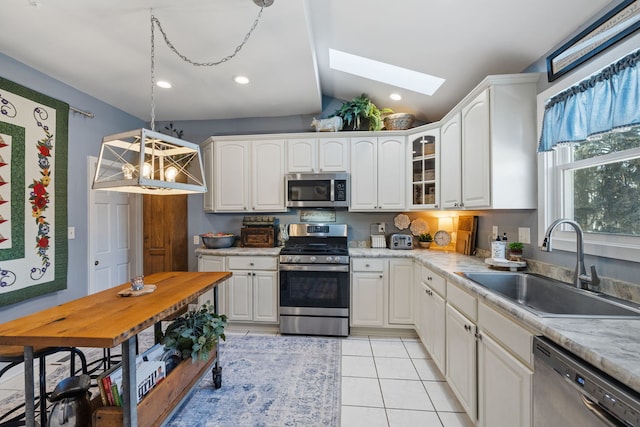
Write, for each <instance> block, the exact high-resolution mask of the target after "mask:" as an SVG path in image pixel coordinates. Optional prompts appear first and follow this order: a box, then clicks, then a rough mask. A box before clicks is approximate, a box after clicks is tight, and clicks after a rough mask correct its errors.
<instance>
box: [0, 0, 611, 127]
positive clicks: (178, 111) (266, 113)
mask: <svg viewBox="0 0 640 427" xmlns="http://www.w3.org/2000/svg"><path fill="white" fill-rule="evenodd" d="M608 4H609V0H562V1H557V0H537V1H531V0H473V1H469V0H394V1H376V0H275V1H274V3H273V5H271V6H269V7H267V8H264V10H263V13H262V17H261V19H260V21H259V23H258V26H257V27H256V29H255V31H254V32H253V34H252V35H251V37H250V38H249V40H248V41H247V43H246V45H245V46H244V47H243V49H242V50H241V51H240V52H239V53H238V54H237V55H236V56H235V57H234V58H233V59H231V60H229V61H227V62H225V63H223V64H221V65H218V66H214V67H203V66H194V65H191V64H188V63H186V62H185V61H183V60H182V59H180V58H179V57H178V56H177V55H175V53H173V52H172V51H171V50H170V49H169V48H168V47H167V45H166V44H165V42H164V40H163V39H162V38H161V37H162V36H161V34H160V31H159V30H158V28H157V27H156V30H155V55H154V58H155V76H154V78H155V80H168V81H170V82H171V83H172V84H173V88H171V89H155V91H154V92H155V103H156V109H155V111H156V119H157V120H206V119H228V118H247V117H270V116H286V115H297V114H318V113H320V112H321V109H322V95H326V96H329V97H333V98H338V99H351V98H353V97H354V96H358V95H360V94H361V93H367V94H369V95H370V97H371V98H372V99H373V100H374V102H375V103H376V104H377V105H378V106H379V107H390V108H393V109H394V110H395V111H402V112H411V113H414V114H415V115H416V116H417V117H418V118H419V119H421V120H423V121H432V120H439V119H440V118H441V117H442V115H444V114H445V113H446V112H447V111H448V110H449V109H451V107H452V106H454V105H455V104H456V103H457V102H458V101H459V100H460V99H461V98H462V97H463V96H464V95H465V94H466V93H467V92H468V91H469V90H470V89H471V88H473V87H474V86H475V85H476V84H477V83H478V82H479V81H480V80H482V78H484V77H485V76H486V75H488V74H502V73H518V72H521V71H522V70H523V69H525V68H526V67H527V66H529V65H530V64H531V63H533V62H534V61H536V60H537V59H538V58H540V57H542V56H544V55H545V54H546V53H548V52H549V51H550V50H551V49H552V48H554V46H557V45H558V44H559V43H560V42H562V41H563V40H565V39H566V38H567V37H568V36H569V35H571V34H572V33H573V32H575V30H576V29H578V28H579V27H580V26H582V25H583V24H584V23H585V22H586V21H588V20H589V19H590V18H591V17H593V16H594V15H595V14H597V13H598V12H599V11H601V10H602V9H603V8H604V7H605V6H607V5H608ZM151 11H153V14H154V15H155V17H156V18H158V19H159V20H160V22H161V24H162V27H163V29H164V30H165V32H166V34H167V36H168V38H169V40H170V41H171V42H172V43H173V44H174V46H175V47H176V48H177V50H178V51H180V52H181V53H182V54H184V55H185V56H187V57H188V58H190V59H192V60H194V61H197V62H214V61H218V60H220V59H222V58H224V57H226V56H227V55H230V54H232V53H233V52H234V49H235V48H236V46H237V45H238V44H240V43H241V42H242V40H243V39H244V37H245V34H246V33H247V32H248V30H249V28H250V27H251V25H252V24H253V22H254V21H255V19H256V18H257V16H258V13H259V12H260V8H259V7H258V6H257V5H256V4H255V3H254V2H253V1H252V0H180V1H175V0H136V1H132V0H109V1H87V0H3V1H2V3H1V5H0V17H1V19H2V36H1V37H0V52H2V53H4V54H6V55H8V56H10V57H12V58H14V59H16V60H18V61H20V62H22V63H24V64H26V65H29V66H31V67H33V68H35V69H37V70H39V71H41V72H43V73H45V74H47V75H49V76H51V77H53V78H55V79H57V80H60V81H62V82H64V83H66V84H68V85H70V86H72V87H74V88H76V89H78V90H81V91H83V92H85V93H88V94H90V95H92V96H94V97H95V98H98V99H100V100H102V101H104V102H107V103H108V104H111V105H113V106H115V107H117V108H120V109H122V110H124V111H127V112H129V113H131V114H132V115H134V116H136V117H139V118H140V119H143V120H149V117H150V110H151V107H150V105H151V90H150V86H151V83H150V82H151V71H150V70H151V68H150V63H151V23H150V16H151ZM329 48H331V49H337V50H341V51H344V52H347V53H351V54H355V55H360V56H364V57H366V58H370V59H374V60H377V61H381V62H385V63H389V64H392V65H396V66H400V67H405V68H408V69H410V70H414V71H418V72H422V73H427V74H431V75H434V76H437V77H441V78H444V79H446V81H445V83H444V84H443V85H442V87H441V88H440V89H439V90H438V91H437V92H436V93H435V94H434V95H433V96H426V95H422V94H419V93H415V92H411V91H409V90H406V89H398V88H395V87H392V86H390V85H387V84H384V83H379V82H376V81H373V80H369V79H365V78H361V77H357V76H354V75H351V74H347V73H344V72H340V71H336V70H332V69H331V68H330V67H329V60H328V50H329ZM0 75H2V71H1V70H0ZM236 75H246V76H247V77H249V78H250V80H251V81H250V83H249V84H247V85H243V86H241V85H238V84H236V83H234V81H233V77H234V76H236ZM391 92H398V93H401V94H402V96H403V99H402V100H401V101H398V102H393V101H391V100H390V99H389V97H388V96H389V94H390V93H391ZM77 107H80V108H82V106H77Z"/></svg>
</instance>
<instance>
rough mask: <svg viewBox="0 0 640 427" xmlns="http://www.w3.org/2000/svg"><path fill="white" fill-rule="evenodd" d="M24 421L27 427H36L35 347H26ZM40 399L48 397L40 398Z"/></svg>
mask: <svg viewBox="0 0 640 427" xmlns="http://www.w3.org/2000/svg"><path fill="white" fill-rule="evenodd" d="M24 399H25V401H24V421H25V426H26V427H35V425H36V405H35V392H34V390H33V347H32V346H28V345H25V346H24ZM40 399H46V397H43V396H40Z"/></svg>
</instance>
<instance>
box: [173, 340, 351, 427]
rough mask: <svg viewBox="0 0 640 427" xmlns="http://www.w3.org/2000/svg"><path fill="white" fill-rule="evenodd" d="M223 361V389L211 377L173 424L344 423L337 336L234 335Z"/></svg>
mask: <svg viewBox="0 0 640 427" xmlns="http://www.w3.org/2000/svg"><path fill="white" fill-rule="evenodd" d="M220 365H221V366H222V388H220V389H217V390H216V389H214V388H213V379H212V376H211V375H206V376H205V377H204V378H203V379H202V380H201V381H200V382H199V383H198V384H197V385H196V387H195V388H194V390H193V393H192V395H191V397H190V398H189V399H188V400H187V401H186V402H185V403H184V404H183V405H182V406H181V407H180V408H179V409H178V410H177V411H176V413H175V415H174V416H173V417H172V418H171V419H170V420H169V421H168V422H167V423H166V425H167V426H171V427H187V426H188V427H193V426H203V427H204V426H206V427H231V426H234V427H235V426H251V427H256V426H261V427H269V426H272V427H276V426H278V427H281V426H304V427H313V426H338V425H339V422H340V340H338V339H337V338H324V337H298V336H256V335H248V336H239V335H232V336H229V337H227V341H226V342H223V343H222V344H221V346H220Z"/></svg>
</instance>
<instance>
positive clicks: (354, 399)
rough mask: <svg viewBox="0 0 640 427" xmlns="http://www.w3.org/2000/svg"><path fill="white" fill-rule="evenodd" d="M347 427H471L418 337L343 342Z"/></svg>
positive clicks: (343, 391)
mask: <svg viewBox="0 0 640 427" xmlns="http://www.w3.org/2000/svg"><path fill="white" fill-rule="evenodd" d="M341 425H342V427H359V426H367V427H378V426H380V427H415V426H424V427H471V426H473V423H472V422H471V421H470V420H469V418H468V417H467V415H466V414H465V413H464V411H463V409H462V407H461V406H460V404H459V403H458V400H457V399H456V397H455V396H454V395H453V393H452V392H451V389H450V388H449V386H448V385H447V383H446V382H445V379H444V378H443V377H442V375H441V374H440V371H439V370H438V368H437V367H436V366H435V364H434V363H433V360H431V358H430V356H429V354H428V353H427V351H426V350H425V349H424V347H423V346H422V343H421V342H420V341H419V340H418V339H415V338H409V339H407V338H377V337H357V336H354V337H349V338H346V339H344V340H343V341H342V424H341Z"/></svg>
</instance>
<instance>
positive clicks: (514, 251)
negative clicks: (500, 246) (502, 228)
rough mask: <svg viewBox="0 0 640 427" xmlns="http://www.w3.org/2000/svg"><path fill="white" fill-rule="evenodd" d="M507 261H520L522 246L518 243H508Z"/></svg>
mask: <svg viewBox="0 0 640 427" xmlns="http://www.w3.org/2000/svg"><path fill="white" fill-rule="evenodd" d="M508 246H509V259H511V260H512V261H520V259H521V258H522V250H523V249H524V245H523V244H522V243H520V242H510V243H509V245H508Z"/></svg>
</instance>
